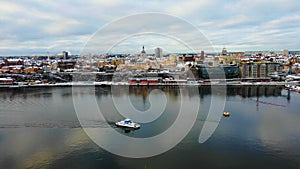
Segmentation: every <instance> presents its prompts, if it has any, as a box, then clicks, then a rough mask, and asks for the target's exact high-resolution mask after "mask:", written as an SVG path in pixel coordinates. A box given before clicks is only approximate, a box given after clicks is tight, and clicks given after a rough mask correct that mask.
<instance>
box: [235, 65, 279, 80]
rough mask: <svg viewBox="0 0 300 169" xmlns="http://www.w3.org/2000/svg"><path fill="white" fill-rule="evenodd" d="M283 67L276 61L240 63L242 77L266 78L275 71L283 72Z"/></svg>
mask: <svg viewBox="0 0 300 169" xmlns="http://www.w3.org/2000/svg"><path fill="white" fill-rule="evenodd" d="M282 68H283V66H282V65H281V64H280V63H275V62H262V63H259V62H243V63H241V65H240V72H241V78H265V77H269V75H270V74H271V73H274V72H279V73H281V72H282Z"/></svg>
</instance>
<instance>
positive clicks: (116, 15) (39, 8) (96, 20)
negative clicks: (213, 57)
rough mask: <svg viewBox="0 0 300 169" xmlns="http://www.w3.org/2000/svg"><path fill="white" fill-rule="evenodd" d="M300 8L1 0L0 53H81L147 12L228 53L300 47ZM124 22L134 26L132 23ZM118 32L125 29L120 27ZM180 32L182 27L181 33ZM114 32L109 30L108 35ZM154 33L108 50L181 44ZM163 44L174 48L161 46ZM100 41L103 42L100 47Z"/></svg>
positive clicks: (292, 1)
mask: <svg viewBox="0 0 300 169" xmlns="http://www.w3.org/2000/svg"><path fill="white" fill-rule="evenodd" d="M299 9H300V1H297V0H227V1H223V0H195V1H193V0H190V1H186V0H183V1H176V0H165V1H161V0H160V1H155V0H154V1H141V0H139V1H131V0H126V1H123V0H109V1H106V0H86V1H79V0H60V1H50V0H48V1H46V0H26V1H23V0H1V1H0V55H39V54H47V53H50V54H56V53H60V52H61V51H62V50H68V51H70V52H71V53H80V52H81V51H82V49H83V48H84V46H85V45H86V44H87V43H88V40H90V39H92V38H91V37H93V36H95V34H97V31H98V32H99V30H101V29H103V28H105V27H106V26H107V25H110V24H111V23H113V22H115V21H116V20H119V19H120V18H124V17H125V16H130V15H135V14H141V13H145V12H158V13H161V14H167V15H171V16H175V17H179V18H181V19H182V20H185V21H186V22H188V23H190V24H192V25H194V26H195V27H196V28H197V29H198V30H199V31H200V32H201V33H202V34H203V35H204V36H205V37H206V38H207V39H208V40H209V41H210V42H211V44H212V45H213V47H214V49H215V50H216V51H220V50H221V49H222V48H223V47H226V48H227V49H228V50H229V51H246V50H283V49H289V50H300V10H299ZM144 20H147V18H145V19H144ZM154 24H156V26H157V30H159V28H162V27H165V26H168V22H160V23H159V24H157V23H154ZM128 25H130V26H132V27H134V26H136V25H135V23H134V22H130V23H127V26H128ZM119 26H121V25H119ZM115 31H116V30H115ZM117 31H123V32H124V31H126V29H125V30H123V29H122V26H121V27H119V29H118V30H117ZM183 32H184V31H183V30H182V29H181V32H179V33H183ZM186 32H187V31H186ZM186 32H185V33H186ZM114 33H115V32H114V31H110V32H109V31H107V32H106V35H109V36H111V35H112V34H114ZM191 36H192V35H191ZM111 37H114V38H115V39H112V41H115V42H119V41H120V39H118V36H111ZM154 37H158V36H153V35H151V36H149V35H145V36H139V38H138V40H137V39H135V40H133V39H132V38H128V39H126V40H124V41H123V42H124V43H123V44H122V43H120V44H119V46H123V47H124V44H126V45H125V46H126V48H122V50H121V48H120V51H118V48H115V49H114V50H112V51H113V52H116V53H117V52H120V53H124V52H125V53H126V52H128V53H132V52H136V51H140V48H141V46H142V45H145V47H146V49H148V50H152V48H154V47H155V46H157V47H161V48H163V49H165V48H168V50H167V51H170V52H172V50H173V49H176V51H180V50H181V48H182V45H177V46H176V44H177V43H174V42H172V41H174V40H170V41H168V40H166V39H170V38H169V37H165V38H161V37H159V38H158V39H155V38H154ZM133 38H137V37H136V36H135V37H133ZM151 39H152V40H151ZM163 39H165V40H163ZM156 42H157V44H156ZM166 42H167V43H170V44H172V47H167V46H164V45H167V44H166ZM134 43H135V44H134ZM103 44H105V42H101V44H99V45H103ZM147 44H149V46H147ZM150 44H152V46H151V45H150ZM130 45H132V46H130ZM137 46H138V49H137ZM147 47H148V48H147ZM200 48H201V47H199V50H200ZM182 50H184V49H183V48H182ZM165 51H166V50H165ZM99 52H103V51H99ZM149 53H151V52H149Z"/></svg>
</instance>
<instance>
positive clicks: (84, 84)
mask: <svg viewBox="0 0 300 169" xmlns="http://www.w3.org/2000/svg"><path fill="white" fill-rule="evenodd" d="M297 84H298V83H295V82H254V83H250V82H240V83H230V82H229V83H217V82H213V83H204V84H189V83H174V84H168V83H157V84H151V83H150V84H129V83H126V82H116V83H113V82H108V81H106V82H67V83H56V84H48V83H45V84H29V85H0V88H10V89H14V88H43V87H44V88H48V87H91V86H95V87H98V86H187V87H188V86H199V87H200V86H284V85H297Z"/></svg>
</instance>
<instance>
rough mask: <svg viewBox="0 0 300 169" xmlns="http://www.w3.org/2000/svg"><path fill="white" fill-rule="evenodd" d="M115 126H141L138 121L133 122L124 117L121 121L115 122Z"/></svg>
mask: <svg viewBox="0 0 300 169" xmlns="http://www.w3.org/2000/svg"><path fill="white" fill-rule="evenodd" d="M116 126H118V127H125V128H134V129H138V128H140V127H141V125H139V124H138V123H135V122H133V121H132V120H130V119H125V120H122V121H118V122H116Z"/></svg>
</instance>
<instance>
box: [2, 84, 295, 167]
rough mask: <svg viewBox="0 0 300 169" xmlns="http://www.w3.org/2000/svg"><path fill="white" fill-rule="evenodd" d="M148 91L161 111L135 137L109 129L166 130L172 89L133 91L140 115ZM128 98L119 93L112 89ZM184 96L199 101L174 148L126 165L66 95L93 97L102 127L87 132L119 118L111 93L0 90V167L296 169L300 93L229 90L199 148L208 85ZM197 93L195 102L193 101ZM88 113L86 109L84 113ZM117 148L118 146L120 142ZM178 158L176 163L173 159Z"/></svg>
mask: <svg viewBox="0 0 300 169" xmlns="http://www.w3.org/2000/svg"><path fill="white" fill-rule="evenodd" d="M153 89H159V90H162V91H164V92H165V93H166V96H167V106H166V110H165V112H164V113H163V114H162V115H161V117H159V118H158V119H157V120H155V121H153V122H152V123H146V124H143V126H142V128H141V129H139V130H135V131H130V132H128V131H124V130H122V129H120V128H115V130H117V131H119V132H120V133H122V134H125V135H128V136H130V137H149V136H153V135H156V134H159V133H161V132H163V131H164V130H166V129H167V128H168V126H170V125H171V124H172V123H173V122H174V120H175V118H176V117H177V114H178V107H179V105H178V103H179V102H180V93H179V92H180V91H179V89H178V88H177V87H167V86H157V87H147V86H140V87H138V86H135V87H130V88H129V95H130V96H129V98H130V99H131V101H132V104H133V105H134V106H135V107H136V108H137V109H139V110H141V111H144V110H147V109H148V108H149V106H150V105H149V98H148V96H149V94H150V93H151V91H152V90H153ZM115 93H116V94H117V95H115V96H119V97H122V96H123V95H127V94H126V92H124V90H122V88H119V90H117V91H115ZM183 94H184V95H185V96H188V97H190V98H191V99H190V101H191V102H193V99H192V98H193V97H200V110H199V113H198V118H197V120H196V123H195V125H194V127H193V129H192V130H191V131H190V132H189V134H188V135H187V136H186V137H185V139H184V140H183V141H181V142H180V143H179V144H178V145H177V146H176V147H174V148H173V149H171V150H170V151H168V152H166V153H164V154H161V155H159V156H155V157H151V158H143V159H129V158H122V157H119V156H116V155H113V154H111V153H109V152H107V151H105V150H103V149H101V148H99V147H98V146H97V145H96V144H94V143H93V141H91V140H90V139H89V138H88V137H87V135H86V134H85V132H84V131H83V130H82V129H81V128H80V124H79V122H78V120H77V117H76V113H75V110H74V106H73V100H72V96H74V95H76V96H80V97H83V98H84V97H95V98H96V100H97V102H98V106H99V107H100V108H101V110H103V112H104V116H105V118H106V119H107V120H108V121H109V125H107V124H106V123H104V122H102V121H98V120H97V119H90V121H88V123H89V124H90V125H91V127H102V128H105V127H110V126H111V127H114V126H113V124H114V122H115V121H118V120H120V119H122V118H123V117H122V116H121V115H120V113H118V112H117V110H116V109H115V108H114V104H113V103H112V98H111V90H110V87H97V88H92V87H90V88H84V89H83V88H78V90H74V91H73V92H72V89H71V88H36V89H33V88H27V89H17V90H16V89H14V90H1V91H0V150H1V153H0V166H1V167H0V168H112V169H113V168H130V169H132V168H144V167H145V165H146V166H147V168H149V169H150V168H172V169H174V168H186V166H195V167H197V168H201V167H202V168H298V167H300V162H299V161H300V132H299V131H300V123H299V121H300V114H299V111H298V108H299V99H300V94H298V93H293V92H292V93H290V98H291V99H290V100H288V99H287V96H288V95H289V94H288V92H287V91H285V90H282V89H281V88H280V87H262V86H260V87H259V86H252V87H250V86H249V87H240V86H238V87H228V88H227V100H226V106H225V110H226V111H229V112H231V116H230V117H229V118H222V119H221V121H220V124H219V125H218V127H217V129H216V131H215V132H214V133H213V135H212V136H211V137H210V138H209V139H208V140H207V141H206V142H204V143H203V144H199V143H198V137H199V133H200V131H201V129H202V127H203V124H204V122H205V120H206V117H207V111H208V109H209V107H210V105H213V104H214V103H211V89H210V87H200V88H199V93H195V92H194V90H193V87H185V89H184V93H183ZM198 94H199V96H198ZM86 109H87V111H88V110H89V108H88V107H87V108H86ZM120 144H122V142H121V141H120ZM179 159H180V160H179Z"/></svg>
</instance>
